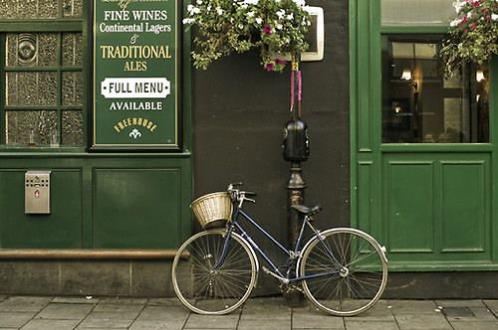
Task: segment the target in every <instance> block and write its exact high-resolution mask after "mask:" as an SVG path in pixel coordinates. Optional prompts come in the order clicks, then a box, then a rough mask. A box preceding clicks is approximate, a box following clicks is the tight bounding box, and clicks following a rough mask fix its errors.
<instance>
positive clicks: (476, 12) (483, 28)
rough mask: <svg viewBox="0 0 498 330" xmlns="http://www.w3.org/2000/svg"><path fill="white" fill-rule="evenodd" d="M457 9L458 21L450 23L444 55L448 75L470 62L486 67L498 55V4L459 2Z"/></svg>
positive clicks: (490, 1)
mask: <svg viewBox="0 0 498 330" xmlns="http://www.w3.org/2000/svg"><path fill="white" fill-rule="evenodd" d="M454 6H455V9H456V12H457V17H456V18H455V19H454V20H452V21H451V23H450V31H449V36H448V38H446V40H445V41H444V42H443V47H442V49H441V53H440V55H441V56H442V58H443V60H444V61H445V63H446V67H445V73H446V75H451V74H452V73H453V72H455V71H456V70H458V69H459V68H461V67H462V66H463V65H465V64H466V63H469V62H474V63H478V64H483V63H485V62H487V61H488V60H489V59H490V58H491V56H493V55H496V54H498V2H497V1H496V0H457V1H456V2H455V3H454Z"/></svg>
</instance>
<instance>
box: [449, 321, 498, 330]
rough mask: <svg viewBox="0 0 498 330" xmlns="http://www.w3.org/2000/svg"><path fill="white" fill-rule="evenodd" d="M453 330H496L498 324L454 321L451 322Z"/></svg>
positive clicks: (497, 329)
mask: <svg viewBox="0 0 498 330" xmlns="http://www.w3.org/2000/svg"><path fill="white" fill-rule="evenodd" d="M451 325H452V326H453V329H454V330H470V329H472V330H498V322H486V321H468V322H462V321H455V322H451Z"/></svg>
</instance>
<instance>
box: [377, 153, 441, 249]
mask: <svg viewBox="0 0 498 330" xmlns="http://www.w3.org/2000/svg"><path fill="white" fill-rule="evenodd" d="M386 172H387V183H386V192H385V196H386V202H387V205H388V228H389V230H388V231H389V233H388V235H389V249H390V252H397V253H400V252H403V253H414V252H422V253H432V252H433V251H434V196H433V185H434V164H433V162H430V161H429V162H417V161H413V162H408V161H407V162H396V161H390V162H388V163H387V169H386Z"/></svg>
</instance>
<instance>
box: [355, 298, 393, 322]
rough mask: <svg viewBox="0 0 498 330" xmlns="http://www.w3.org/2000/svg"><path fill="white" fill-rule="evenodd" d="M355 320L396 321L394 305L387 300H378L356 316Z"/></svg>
mask: <svg viewBox="0 0 498 330" xmlns="http://www.w3.org/2000/svg"><path fill="white" fill-rule="evenodd" d="M353 319H354V320H358V321H364V322H368V321H384V322H394V321H395V320H394V315H393V313H392V306H391V305H389V304H388V303H387V302H386V301H379V302H377V303H376V304H375V305H374V306H373V307H372V308H370V309H369V310H367V311H365V312H363V313H361V314H359V315H356V316H354V318H353Z"/></svg>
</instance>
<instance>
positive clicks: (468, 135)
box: [350, 0, 498, 270]
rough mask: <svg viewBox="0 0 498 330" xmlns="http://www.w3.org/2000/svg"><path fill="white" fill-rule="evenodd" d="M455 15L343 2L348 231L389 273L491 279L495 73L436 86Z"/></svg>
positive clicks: (471, 73)
mask: <svg viewBox="0 0 498 330" xmlns="http://www.w3.org/2000/svg"><path fill="white" fill-rule="evenodd" d="M425 3H426V4H427V5H426V6H425V5H424V4H425ZM424 6H425V7H424ZM453 13H454V9H453V8H452V6H451V1H446V0H436V1H427V2H424V1H420V0H408V1H394V0H375V1H366V0H356V1H351V2H350V15H351V18H350V29H351V35H350V37H351V39H350V47H351V147H352V149H351V157H352V161H351V166H352V167H351V169H352V171H351V173H352V177H351V182H352V187H351V188H352V189H351V191H352V222H353V225H355V226H358V227H360V228H362V229H364V230H366V231H368V232H370V233H372V234H373V235H374V236H376V237H377V238H378V239H379V240H380V241H381V242H382V243H383V244H385V245H386V247H387V249H388V253H389V259H390V262H391V269H392V270H460V269H462V270H473V269H475V270H485V269H497V268H498V267H496V266H497V265H498V263H497V258H498V257H497V255H498V254H497V252H498V244H497V243H495V241H496V239H497V238H498V235H497V232H498V231H497V229H496V228H497V227H498V214H497V212H496V207H495V205H497V202H496V192H495V185H494V182H495V180H496V179H497V178H496V177H497V174H498V159H497V147H496V146H497V142H498V141H497V134H496V133H495V132H496V129H495V127H497V125H496V123H495V122H496V120H497V119H496V117H495V116H494V115H493V113H494V111H493V109H494V104H495V102H494V99H493V96H494V95H498V91H497V90H496V88H497V87H496V84H495V83H494V81H493V79H494V77H496V74H497V73H498V72H497V68H498V66H497V65H496V64H497V63H495V61H492V63H490V65H489V66H488V65H486V66H475V65H469V66H468V67H465V68H462V70H461V71H460V72H458V73H455V75H454V76H453V77H452V78H444V77H443V75H442V63H441V61H440V60H439V59H438V56H437V53H438V49H439V48H440V45H441V40H442V38H443V37H444V33H445V32H446V30H447V26H446V24H447V22H448V21H449V20H448V18H449V17H450V16H451V15H452V14H453Z"/></svg>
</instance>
